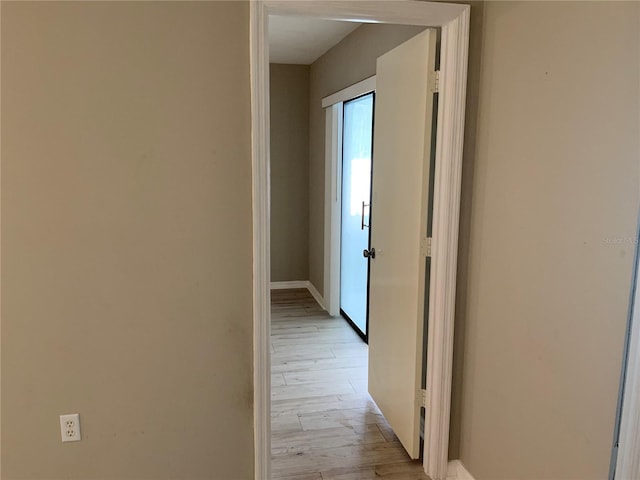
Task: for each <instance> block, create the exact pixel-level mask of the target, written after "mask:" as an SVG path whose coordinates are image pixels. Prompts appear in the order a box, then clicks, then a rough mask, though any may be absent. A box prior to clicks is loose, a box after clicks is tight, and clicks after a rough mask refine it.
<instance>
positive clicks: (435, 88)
mask: <svg viewBox="0 0 640 480" xmlns="http://www.w3.org/2000/svg"><path fill="white" fill-rule="evenodd" d="M429 84H430V85H431V91H432V92H433V93H437V92H439V91H440V70H434V71H433V72H431V75H430V80H429Z"/></svg>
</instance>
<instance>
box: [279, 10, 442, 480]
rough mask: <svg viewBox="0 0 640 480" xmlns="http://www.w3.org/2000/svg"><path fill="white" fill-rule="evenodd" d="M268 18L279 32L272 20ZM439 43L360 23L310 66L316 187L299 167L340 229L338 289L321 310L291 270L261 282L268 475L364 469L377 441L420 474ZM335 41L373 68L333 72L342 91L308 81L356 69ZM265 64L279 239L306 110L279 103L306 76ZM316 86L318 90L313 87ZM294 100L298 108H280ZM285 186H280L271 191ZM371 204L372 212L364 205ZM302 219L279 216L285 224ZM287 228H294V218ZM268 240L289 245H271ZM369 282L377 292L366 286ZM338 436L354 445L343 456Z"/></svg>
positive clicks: (418, 30) (402, 29) (432, 33)
mask: <svg viewBox="0 0 640 480" xmlns="http://www.w3.org/2000/svg"><path fill="white" fill-rule="evenodd" d="M294 21H296V22H297V21H299V19H297V18H296V19H295V20H294ZM278 22H280V23H279V24H276V26H277V25H280V26H281V27H282V25H285V24H286V21H285V20H283V19H280V20H278ZM307 27H310V25H309V24H307ZM273 31H274V33H275V34H277V33H278V30H277V28H275V29H273ZM385 32H386V33H387V34H388V33H389V32H393V33H394V34H395V35H394V37H393V39H392V40H388V39H387V37H385V35H384V34H385ZM363 36H364V37H366V38H367V39H368V41H369V42H373V43H376V47H377V48H376V50H374V51H373V52H371V53H368V54H367V53H366V52H364V53H362V54H361V53H360V52H358V51H353V49H351V48H350V42H355V43H358V42H359V41H361V39H362V37H363ZM437 43H438V33H437V30H435V29H424V28H422V27H407V26H396V25H386V26H379V25H367V26H358V28H356V29H355V30H354V31H352V32H351V33H349V34H348V35H347V36H346V37H345V38H344V39H342V40H341V41H340V42H338V43H337V44H336V45H334V46H333V47H332V49H331V50H330V51H329V52H327V53H325V54H323V55H322V56H321V57H320V58H319V59H317V60H315V61H314V63H313V64H312V65H311V66H310V67H309V71H308V72H307V73H308V76H309V78H308V85H309V87H308V88H309V99H308V101H307V102H304V101H303V103H308V105H309V114H308V115H309V127H308V130H307V132H308V135H309V138H310V139H309V151H310V152H309V162H310V166H309V170H310V171H312V169H313V165H311V163H312V162H313V157H314V153H315V152H314V151H313V148H314V147H313V144H314V139H317V138H318V137H324V138H323V139H324V140H325V142H324V145H325V149H326V150H327V151H325V152H324V155H323V157H324V158H322V157H321V159H323V160H324V161H325V163H326V164H330V166H331V169H332V178H331V183H330V185H325V192H324V197H323V198H319V199H318V198H314V197H313V194H312V191H313V188H314V178H313V176H312V175H311V174H310V175H309V194H308V195H309V200H308V202H309V211H310V212H312V211H313V204H314V202H315V203H316V205H317V204H320V205H322V206H324V205H325V204H326V203H329V204H330V205H331V211H332V212H333V213H334V214H335V215H333V216H331V217H330V219H329V220H330V228H331V229H332V230H335V232H336V233H337V235H332V236H331V237H332V241H331V243H330V244H329V245H326V246H325V250H327V251H339V254H338V255H336V256H335V259H334V261H335V262H336V263H337V267H338V268H337V270H338V272H339V273H338V275H337V276H336V277H337V280H338V284H337V285H333V286H332V287H334V294H338V296H339V313H338V314H337V315H336V314H334V315H331V314H332V313H333V312H331V311H328V312H326V311H323V308H322V307H321V306H320V305H318V304H317V303H316V302H315V301H314V299H313V296H312V295H311V294H310V292H305V291H304V289H302V290H300V289H292V288H291V287H294V286H296V284H295V283H294V282H295V281H296V279H295V278H286V280H285V282H286V283H284V284H282V283H280V284H279V285H278V284H274V286H276V287H282V288H283V289H279V290H275V291H274V293H272V322H271V330H272V333H271V348H272V355H271V358H272V370H271V371H272V384H273V387H272V416H273V417H272V437H271V438H272V468H273V473H274V475H290V474H297V475H300V474H304V475H307V474H321V475H323V476H327V475H331V474H332V473H333V471H334V470H335V469H336V468H342V467H345V466H350V467H353V468H358V469H368V468H370V467H372V465H371V464H370V463H371V461H373V460H372V459H371V458H370V457H371V456H373V458H374V459H375V458H376V455H375V452H376V451H377V450H378V449H383V450H384V451H385V452H386V455H387V456H386V457H385V458H387V460H385V461H384V462H383V463H385V462H390V463H405V464H406V468H407V469H409V470H408V471H411V472H413V473H415V472H416V471H417V475H418V478H425V479H426V478H427V477H426V475H424V473H423V472H422V471H421V470H422V465H421V464H420V462H417V461H416V460H418V459H419V458H420V456H421V453H422V448H420V447H421V441H422V436H423V430H422V428H421V420H422V418H423V416H421V414H422V412H421V410H422V407H423V406H422V405H421V404H420V403H419V402H418V400H417V397H416V394H417V392H418V391H419V390H420V389H421V388H422V387H423V385H422V384H421V382H422V379H423V378H424V376H425V372H424V368H423V363H424V362H423V359H424V358H425V356H426V355H425V352H424V349H425V348H426V345H425V344H424V342H423V338H424V336H423V332H424V331H425V330H426V327H425V321H426V316H425V314H424V312H425V311H426V310H427V305H426V303H425V302H426V296H425V295H424V292H428V290H429V287H428V282H426V278H427V275H428V274H429V272H428V271H426V269H425V265H428V263H427V262H426V261H425V259H426V257H427V256H428V252H427V251H426V250H425V249H424V248H422V246H423V245H424V244H425V243H426V241H427V232H428V229H427V228H426V224H427V219H428V218H429V216H430V212H431V208H430V207H432V202H431V201H430V198H431V196H430V195H429V189H430V188H431V185H432V182H431V179H432V177H433V169H432V168H431V166H432V151H433V148H432V146H433V145H432V137H433V133H432V131H433V129H435V122H434V121H433V107H434V96H435V95H437V92H436V91H435V90H436V89H435V84H434V78H435V75H434V73H435V71H436V57H437V56H436V54H435V52H436V49H437ZM345 51H346V52H348V53H349V54H351V55H355V56H360V57H361V60H363V61H365V62H366V63H367V67H368V70H367V71H366V73H370V72H373V73H374V76H373V77H367V78H364V79H361V80H360V81H359V82H357V83H356V84H347V85H344V84H343V85H344V88H342V89H341V90H339V91H333V90H328V89H329V88H334V86H335V85H337V84H338V83H337V82H335V83H332V84H331V85H321V87H324V89H322V88H313V86H314V85H316V84H317V83H320V84H322V83H323V82H322V80H323V77H324V76H327V75H329V76H334V77H337V78H338V79H339V80H340V81H341V82H346V81H348V79H350V78H353V77H355V76H356V75H363V74H364V73H363V72H361V71H358V70H357V69H353V68H350V67H349V66H348V65H340V63H339V62H337V61H336V60H335V56H337V55H340V54H342V53H343V52H345ZM277 56H280V55H277ZM271 72H272V74H271V84H272V86H271V106H272V116H271V118H272V123H271V132H272V133H271V135H272V147H271V158H272V176H273V181H272V197H273V206H272V218H273V219H274V221H273V222H272V238H274V239H276V238H278V236H279V235H281V234H282V231H281V230H279V228H280V227H281V223H282V221H283V220H282V218H281V217H283V216H284V215H283V214H282V212H280V211H279V210H280V209H282V208H283V207H287V208H289V205H288V204H287V202H283V201H282V197H283V196H286V195H293V194H297V195H299V193H300V192H299V191H298V187H299V185H296V188H295V189H294V188H293V187H292V186H291V185H290V183H291V182H290V181H288V180H298V179H291V178H290V177H293V176H294V173H293V172H294V171H295V170H296V168H297V167H298V166H299V162H300V156H301V155H300V154H299V153H298V152H297V151H296V153H297V155H296V156H295V157H294V158H293V164H292V159H291V158H288V157H290V155H289V154H290V153H291V150H293V149H294V148H295V149H297V148H298V146H299V145H298V143H299V142H298V140H299V139H300V137H303V136H304V134H305V129H304V128H302V127H301V125H303V124H304V123H305V120H306V119H305V118H304V114H305V112H304V111H303V109H300V108H299V105H298V106H296V105H291V104H290V102H292V101H294V98H293V97H294V96H295V95H296V94H295V93H294V92H297V91H298V90H299V88H298V87H299V83H300V79H303V82H302V83H304V75H301V74H300V67H299V66H295V65H282V64H279V65H277V66H272V67H271ZM294 79H295V81H296V82H297V83H296V84H294V82H293V80H294ZM378 79H380V82H379V83H380V85H378ZM283 83H285V84H286V87H283V86H282V84H283ZM321 94H328V95H325V96H323V97H321V98H320V95H321ZM376 100H377V101H376ZM298 101H299V98H298ZM296 107H298V108H296ZM321 108H322V109H323V110H321ZM314 112H320V113H321V114H323V115H324V116H325V119H326V120H327V121H325V129H324V131H323V130H322V129H317V128H314V124H313V114H314ZM294 113H297V114H298V118H297V119H293V118H291V117H292V116H293V114H294ZM300 113H302V114H300ZM374 117H375V118H376V119H377V121H378V123H377V124H374ZM283 145H284V148H283ZM326 146H330V147H331V148H326ZM377 155H379V158H378V157H377ZM374 164H375V165H374ZM283 167H285V168H283ZM288 185H289V188H291V190H292V191H291V192H286V191H284V192H283V191H281V190H279V189H283V188H284V189H285V190H286V188H287V186H288ZM329 186H331V191H329V189H328V188H327V187H329ZM334 190H335V196H334V195H333V191H334ZM374 196H375V198H376V201H375V202H374V201H373V197H374ZM301 200H302V199H299V201H301ZM373 206H375V208H376V209H379V212H380V215H377V214H375V216H374V214H373V212H374V211H373V210H372V207H373ZM376 211H378V210H376ZM275 219H279V220H278V221H275ZM300 220H301V219H300V218H298V219H297V222H296V221H295V220H294V221H291V222H289V224H290V225H292V226H294V227H295V226H296V225H299V222H300ZM310 221H311V222H313V218H311V219H310ZM278 222H280V223H278ZM309 230H310V232H312V231H313V229H312V228H310V229H309ZM287 233H288V234H289V235H292V236H293V235H295V232H293V231H292V230H289V231H288V232H287ZM336 237H337V238H336ZM372 239H375V242H376V246H377V247H378V248H379V252H380V255H379V256H378V257H376V250H375V247H374V246H373V244H372ZM281 243H283V244H284V245H281ZM278 248H282V249H283V250H286V252H285V251H281V252H278V251H274V250H277V249H278ZM294 250H295V245H291V244H290V242H289V243H287V242H286V239H285V241H283V240H282V239H278V241H274V242H273V247H272V262H273V263H272V275H273V276H275V275H277V274H281V272H282V271H283V270H284V268H281V267H282V266H281V265H279V264H278V262H280V261H281V260H279V259H282V258H287V259H289V258H290V256H291V254H292V252H294ZM312 250H313V249H311V248H310V249H309V251H312ZM320 254H322V253H321V252H318V255H320ZM325 255H326V254H325ZM327 257H328V255H327ZM309 260H313V258H312V257H311V256H310V258H309ZM323 263H324V262H323ZM389 279H391V280H392V282H389ZM279 280H281V279H279ZM308 282H309V284H308V286H311V285H312V284H313V283H315V282H314V280H313V277H311V278H310V279H309V280H308ZM285 287H289V288H287V289H284V288H285ZM371 288H372V289H373V290H374V291H375V292H376V297H375V298H370V295H369V292H370V289H371ZM310 290H312V289H310ZM323 293H324V291H323ZM321 295H322V294H321ZM372 307H373V308H372ZM340 317H342V318H340ZM343 319H344V320H346V322H345V321H344V320H343ZM347 324H348V325H347ZM349 326H350V327H351V328H352V329H353V330H350V329H349ZM345 327H346V328H345ZM370 332H371V343H370V345H369V346H367V342H368V340H369V338H370V335H369V334H370ZM363 342H364V343H363ZM336 396H337V397H336ZM345 398H346V399H347V400H348V402H346V403H345ZM338 420H340V421H338ZM327 438H331V439H332V442H335V439H336V438H340V439H341V442H340V443H341V444H340V446H339V447H336V446H335V445H333V443H327ZM362 445H364V446H362ZM344 448H347V449H348V448H355V449H356V450H357V452H359V453H357V454H355V455H354V456H353V457H354V458H352V459H351V460H350V462H349V463H348V465H345V464H344V458H343V449H344ZM389 459H392V460H389ZM376 461H380V459H377V460H376Z"/></svg>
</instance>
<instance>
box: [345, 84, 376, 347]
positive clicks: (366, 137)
mask: <svg viewBox="0 0 640 480" xmlns="http://www.w3.org/2000/svg"><path fill="white" fill-rule="evenodd" d="M373 101H374V94H373V93H369V94H366V95H363V96H361V97H358V98H355V99H353V100H350V101H348V102H345V103H344V118H343V128H342V130H343V134H342V226H341V232H340V241H341V243H340V313H342V315H343V316H344V317H345V318H346V319H347V320H348V321H349V322H350V323H351V325H352V326H353V327H354V328H355V330H356V332H358V334H360V336H361V337H362V338H363V339H364V340H365V341H366V340H367V320H368V304H369V302H368V295H369V291H368V290H369V261H368V259H366V258H365V257H364V255H363V253H362V252H363V250H367V249H368V248H369V219H370V215H371V152H372V145H373Z"/></svg>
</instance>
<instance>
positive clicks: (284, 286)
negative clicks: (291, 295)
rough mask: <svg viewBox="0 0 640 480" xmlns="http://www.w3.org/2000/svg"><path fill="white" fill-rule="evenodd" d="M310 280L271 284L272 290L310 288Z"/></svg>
mask: <svg viewBox="0 0 640 480" xmlns="http://www.w3.org/2000/svg"><path fill="white" fill-rule="evenodd" d="M308 286H309V280H294V281H293V282H271V290H288V289H290V288H308Z"/></svg>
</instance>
